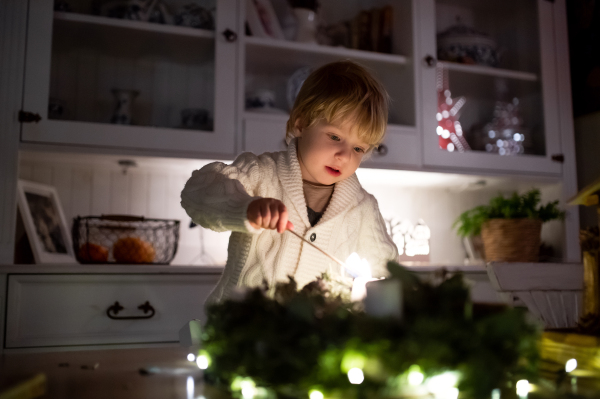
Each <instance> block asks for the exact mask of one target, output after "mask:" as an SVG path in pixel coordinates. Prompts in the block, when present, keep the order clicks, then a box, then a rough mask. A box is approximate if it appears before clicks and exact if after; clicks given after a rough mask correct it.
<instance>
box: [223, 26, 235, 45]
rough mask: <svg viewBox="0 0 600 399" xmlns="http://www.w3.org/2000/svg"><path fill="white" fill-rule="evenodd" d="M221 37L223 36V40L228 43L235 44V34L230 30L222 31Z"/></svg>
mask: <svg viewBox="0 0 600 399" xmlns="http://www.w3.org/2000/svg"><path fill="white" fill-rule="evenodd" d="M223 36H225V40H227V41H228V42H230V43H231V42H235V41H236V40H237V33H235V32H234V31H232V30H231V29H225V30H224V31H223Z"/></svg>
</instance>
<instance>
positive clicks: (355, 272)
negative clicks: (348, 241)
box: [345, 252, 373, 279]
mask: <svg viewBox="0 0 600 399" xmlns="http://www.w3.org/2000/svg"><path fill="white" fill-rule="evenodd" d="M345 263H346V267H345V269H346V272H348V274H350V275H351V276H352V277H354V278H358V277H361V278H365V279H370V278H373V275H372V274H371V265H369V262H368V261H367V260H366V259H361V258H360V256H358V254H357V253H356V252H352V254H350V256H349V257H348V259H346V262H345Z"/></svg>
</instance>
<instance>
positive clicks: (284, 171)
mask: <svg viewBox="0 0 600 399" xmlns="http://www.w3.org/2000/svg"><path fill="white" fill-rule="evenodd" d="M296 141H297V139H293V140H292V141H290V144H289V145H288V149H287V153H284V154H283V156H281V157H279V159H278V161H277V168H278V169H279V179H280V181H281V185H282V186H283V189H284V191H285V192H286V193H287V195H288V196H289V197H290V200H291V202H292V204H293V205H294V208H296V211H297V212H298V214H299V215H300V217H301V219H302V222H303V223H304V225H305V226H306V228H310V222H309V221H308V213H307V210H306V200H305V199H304V189H303V187H302V171H301V169H300V163H299V162H298V153H297V152H296V144H297V143H296ZM360 188H361V186H360V183H359V181H358V178H357V177H356V173H354V174H352V176H350V177H348V178H347V179H344V180H342V181H340V182H338V183H336V184H335V188H334V190H333V196H332V197H331V201H330V202H329V205H328V206H327V209H326V210H325V213H324V214H323V217H322V218H321V220H320V221H319V223H318V224H317V225H319V224H323V223H326V222H327V221H329V220H331V219H334V218H335V217H336V216H338V215H340V214H341V213H343V212H344V211H345V210H346V209H347V208H348V207H350V206H351V205H352V204H353V203H356V199H357V195H358V192H359V191H360Z"/></svg>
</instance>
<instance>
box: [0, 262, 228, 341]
mask: <svg viewBox="0 0 600 399" xmlns="http://www.w3.org/2000/svg"><path fill="white" fill-rule="evenodd" d="M219 277H220V276H219V275H217V274H215V275H210V274H209V275H198V274H182V275H139V274H138V275H132V274H129V275H122V274H121V275H117V274H104V275H98V274H96V275H91V274H89V275H88V274H75V275H48V274H47V275H12V276H9V278H8V296H7V314H6V341H5V342H6V344H5V345H6V348H29V347H44V346H65V345H69V346H70V345H98V344H131V343H158V342H165V343H166V342H177V341H178V340H179V338H178V331H179V329H180V328H181V327H182V326H183V325H184V324H185V323H186V322H188V321H189V320H191V319H201V320H204V318H205V316H204V301H205V300H206V298H207V297H208V295H209V294H210V292H211V290H212V288H213V287H214V286H215V284H216V283H217V281H218V279H219ZM115 302H118V303H119V305H120V306H122V307H123V308H124V309H122V310H120V311H118V312H116V313H115V312H114V310H112V311H110V312H109V313H110V316H112V317H115V318H116V319H113V318H111V317H109V315H108V314H107V311H108V309H109V308H110V307H111V306H113V305H114V304H115ZM146 302H148V304H149V305H150V306H151V307H152V309H153V311H152V310H151V309H150V308H149V307H147V309H146V310H147V311H146V313H144V311H143V310H140V309H138V306H140V305H143V304H145V303H146ZM113 309H114V308H113ZM149 316H151V317H149ZM125 317H147V318H143V319H142V318H137V319H126V318H125Z"/></svg>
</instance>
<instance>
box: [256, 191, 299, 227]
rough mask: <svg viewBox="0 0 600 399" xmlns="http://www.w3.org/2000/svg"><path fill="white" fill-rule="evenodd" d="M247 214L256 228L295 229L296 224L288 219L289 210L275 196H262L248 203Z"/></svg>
mask: <svg viewBox="0 0 600 399" xmlns="http://www.w3.org/2000/svg"><path fill="white" fill-rule="evenodd" d="M246 216H247V217H248V221H249V222H250V225H251V226H252V227H254V228H255V229H260V228H264V229H269V230H275V229H277V232H278V233H283V232H284V231H285V230H286V229H289V230H294V225H293V224H292V222H290V221H289V220H288V211H287V208H286V207H285V205H283V202H281V201H279V200H278V199H275V198H261V199H257V200H254V201H252V202H251V203H250V205H248V210H247V211H246Z"/></svg>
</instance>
